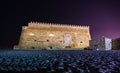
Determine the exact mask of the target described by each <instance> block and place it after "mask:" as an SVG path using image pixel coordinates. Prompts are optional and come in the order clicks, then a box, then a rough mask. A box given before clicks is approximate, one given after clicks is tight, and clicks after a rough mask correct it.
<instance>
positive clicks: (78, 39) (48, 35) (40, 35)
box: [15, 22, 91, 49]
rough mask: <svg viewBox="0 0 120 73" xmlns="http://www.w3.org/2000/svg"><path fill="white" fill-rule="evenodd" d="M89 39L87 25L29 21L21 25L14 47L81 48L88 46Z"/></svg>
mask: <svg viewBox="0 0 120 73" xmlns="http://www.w3.org/2000/svg"><path fill="white" fill-rule="evenodd" d="M89 40H91V36H90V31H89V26H75V25H65V24H55V23H36V22H30V23H28V26H23V27H22V32H21V36H20V40H19V44H18V45H17V46H15V49H64V48H66V49H67V48H81V49H82V48H86V47H89Z"/></svg>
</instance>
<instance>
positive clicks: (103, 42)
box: [90, 37, 112, 50]
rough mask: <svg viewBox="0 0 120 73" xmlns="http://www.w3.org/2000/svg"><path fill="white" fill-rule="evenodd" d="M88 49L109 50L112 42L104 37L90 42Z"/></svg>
mask: <svg viewBox="0 0 120 73" xmlns="http://www.w3.org/2000/svg"><path fill="white" fill-rule="evenodd" d="M90 48H91V49H94V50H111V49H112V40H111V39H110V38H106V37H102V38H100V39H94V40H90Z"/></svg>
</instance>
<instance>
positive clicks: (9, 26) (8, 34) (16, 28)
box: [0, 0, 120, 46]
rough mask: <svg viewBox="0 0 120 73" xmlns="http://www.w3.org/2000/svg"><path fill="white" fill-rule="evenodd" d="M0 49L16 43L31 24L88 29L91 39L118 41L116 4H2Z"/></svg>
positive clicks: (104, 0) (108, 0) (87, 0)
mask: <svg viewBox="0 0 120 73" xmlns="http://www.w3.org/2000/svg"><path fill="white" fill-rule="evenodd" d="M1 7H2V8H1V9H2V10H1V28H0V33H1V34H2V35H1V36H0V46H3V45H6V44H7V45H11V43H12V44H15V43H16V42H18V39H19V36H20V33H21V27H22V26H23V25H27V23H28V22H30V21H37V22H52V23H63V24H81V25H89V26H90V29H91V36H92V39H94V38H100V37H102V36H106V37H109V38H118V37H120V2H119V1H117V0H78V1H76V0H73V1H71V0H69V1H67V0H56V1H52V0H47V1H45V0H38V1H37V0H32V1H31V0H29V1H27V0H24V1H21V0H20V1H8V2H3V3H1Z"/></svg>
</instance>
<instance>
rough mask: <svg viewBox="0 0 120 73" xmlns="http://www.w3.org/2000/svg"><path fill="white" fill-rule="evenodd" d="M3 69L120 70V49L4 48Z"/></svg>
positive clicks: (51, 72) (0, 53)
mask: <svg viewBox="0 0 120 73" xmlns="http://www.w3.org/2000/svg"><path fill="white" fill-rule="evenodd" d="M0 71H17V72H19V71H34V72H35V71H39V72H41V73H120V51H118V50H116V51H115V50H112V51H93V50H62V51H61V50H0Z"/></svg>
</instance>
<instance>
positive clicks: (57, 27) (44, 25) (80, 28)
mask: <svg viewBox="0 0 120 73" xmlns="http://www.w3.org/2000/svg"><path fill="white" fill-rule="evenodd" d="M24 28H35V29H36V28H39V29H43V30H45V29H46V30H56V31H57V30H61V31H70V32H72V31H73V32H74V31H81V32H82V31H83V32H89V26H82V25H71V24H57V23H44V22H40V23H39V22H30V23H28V27H26V26H24Z"/></svg>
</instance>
